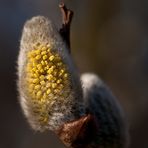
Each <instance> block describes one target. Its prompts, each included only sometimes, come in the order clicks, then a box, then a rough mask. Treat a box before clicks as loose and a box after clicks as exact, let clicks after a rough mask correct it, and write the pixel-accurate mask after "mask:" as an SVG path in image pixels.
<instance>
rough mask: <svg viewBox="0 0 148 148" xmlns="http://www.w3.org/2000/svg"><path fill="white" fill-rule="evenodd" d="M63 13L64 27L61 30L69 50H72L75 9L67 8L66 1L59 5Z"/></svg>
mask: <svg viewBox="0 0 148 148" xmlns="http://www.w3.org/2000/svg"><path fill="white" fill-rule="evenodd" d="M59 7H60V9H61V13H62V21H63V24H62V27H61V29H60V30H59V32H60V34H61V36H62V38H63V40H64V41H65V42H66V44H67V46H68V49H69V52H70V26H71V22H72V18H73V11H72V10H69V9H67V7H66V6H65V4H64V3H61V4H60V5H59Z"/></svg>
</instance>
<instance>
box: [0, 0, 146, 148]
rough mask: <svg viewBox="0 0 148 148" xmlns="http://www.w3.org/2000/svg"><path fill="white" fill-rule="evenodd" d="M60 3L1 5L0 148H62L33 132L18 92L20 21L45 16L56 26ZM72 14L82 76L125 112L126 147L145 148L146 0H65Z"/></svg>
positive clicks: (24, 0) (7, 1)
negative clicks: (98, 83)
mask: <svg viewBox="0 0 148 148" xmlns="http://www.w3.org/2000/svg"><path fill="white" fill-rule="evenodd" d="M59 2H60V1H59V0H0V99H1V103H0V148H42V147H44V148H49V147H50V148H53V147H54V148H64V146H63V145H62V144H61V142H60V141H59V140H58V138H57V137H56V136H55V135H54V134H52V133H50V132H46V133H37V132H34V131H32V129H31V128H30V127H29V125H28V123H27V122H26V119H25V118H24V116H23V114H22V111H21V108H20V106H19V101H18V97H17V96H18V93H17V88H16V80H17V75H16V71H17V70H16V69H17V68H16V65H17V64H16V63H17V62H16V61H17V56H18V51H19V40H20V37H21V32H22V28H23V24H24V22H25V21H26V20H27V19H29V18H31V17H32V16H35V15H44V16H47V17H49V18H50V19H51V20H53V21H54V23H55V24H56V25H57V27H59V26H60V25H61V14H60V10H59V8H58V4H59ZM64 2H65V3H66V4H67V5H68V7H69V8H71V9H72V10H74V12H75V15H74V19H73V22H72V28H71V46H72V54H73V57H74V60H75V62H76V63H77V66H78V68H79V70H80V72H94V73H97V74H98V75H100V77H101V78H102V79H103V80H104V81H105V82H106V83H107V84H108V86H109V87H110V88H111V90H112V91H113V93H114V94H115V96H116V97H117V98H118V100H119V102H120V104H121V106H122V107H123V109H124V110H125V113H126V117H127V120H128V122H129V125H130V136H131V145H130V148H147V147H148V107H147V106H148V79H147V78H148V9H147V8H148V1H147V0H93V1H91V0H65V1H64Z"/></svg>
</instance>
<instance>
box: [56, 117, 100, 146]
mask: <svg viewBox="0 0 148 148" xmlns="http://www.w3.org/2000/svg"><path fill="white" fill-rule="evenodd" d="M98 129H99V127H98V124H97V121H96V119H95V117H94V116H93V115H91V114H88V115H86V116H83V117H81V118H80V119H78V120H75V121H71V122H68V123H65V124H64V125H63V126H62V127H61V128H60V129H59V130H57V131H56V134H57V135H58V136H59V137H60V139H61V141H62V142H63V143H64V144H65V145H66V146H67V147H69V148H82V147H83V148H91V147H93V140H94V137H96V135H97V133H98Z"/></svg>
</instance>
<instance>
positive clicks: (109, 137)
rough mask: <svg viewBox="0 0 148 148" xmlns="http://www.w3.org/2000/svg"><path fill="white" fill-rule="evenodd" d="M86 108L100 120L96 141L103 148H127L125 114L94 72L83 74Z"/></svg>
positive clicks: (127, 136) (127, 138) (127, 137)
mask: <svg viewBox="0 0 148 148" xmlns="http://www.w3.org/2000/svg"><path fill="white" fill-rule="evenodd" d="M81 81H82V85H83V93H84V103H85V106H86V108H87V109H88V110H89V112H90V113H91V114H93V115H94V116H95V117H96V119H97V121H98V126H99V128H98V134H97V136H96V138H95V140H94V141H92V142H91V143H95V145H98V147H101V148H127V147H128V145H129V135H128V125H127V121H126V118H125V115H124V113H123V111H122V109H121V107H120V105H119V103H118V102H117V99H116V98H115V97H114V96H113V94H112V93H111V91H110V89H109V88H108V87H107V86H106V85H105V84H104V82H103V81H102V80H101V79H100V78H99V77H98V76H97V75H95V74H93V73H85V74H83V75H82V76H81Z"/></svg>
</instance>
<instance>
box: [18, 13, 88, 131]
mask: <svg viewBox="0 0 148 148" xmlns="http://www.w3.org/2000/svg"><path fill="white" fill-rule="evenodd" d="M18 75H19V80H18V87H19V93H20V102H21V106H22V109H23V111H24V114H25V115H26V117H27V119H28V121H29V123H30V124H31V126H32V127H33V128H34V129H35V130H40V131H43V130H45V129H50V130H56V129H58V128H59V127H60V126H61V125H63V124H64V123H65V122H68V121H71V120H76V119H78V118H79V117H81V116H82V115H84V114H85V112H84V107H83V104H82V98H83V97H82V90H81V84H80V80H79V76H78V73H77V70H76V69H75V67H74V64H73V62H72V58H71V56H70V55H69V53H68V50H67V46H66V45H65V43H64V42H63V40H62V38H61V36H60V35H59V32H58V31H57V29H56V28H55V26H54V25H53V24H52V23H51V21H50V20H48V19H47V18H45V17H43V16H37V17H33V18H32V19H31V20H29V21H27V22H26V24H25V25H24V29H23V33H22V38H21V43H20V53H19V57H18Z"/></svg>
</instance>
